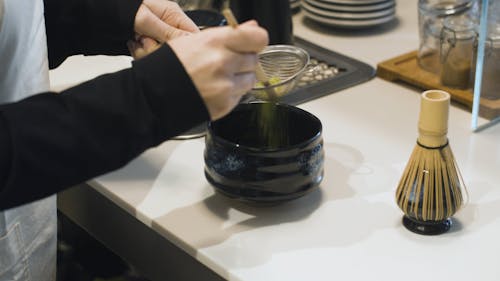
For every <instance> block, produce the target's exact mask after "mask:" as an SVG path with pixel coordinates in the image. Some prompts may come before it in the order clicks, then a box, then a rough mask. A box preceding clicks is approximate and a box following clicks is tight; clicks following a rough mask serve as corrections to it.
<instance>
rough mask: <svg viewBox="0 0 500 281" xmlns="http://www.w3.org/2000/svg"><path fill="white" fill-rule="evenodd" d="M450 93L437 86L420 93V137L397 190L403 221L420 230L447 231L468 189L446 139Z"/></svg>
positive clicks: (411, 227)
mask: <svg viewBox="0 0 500 281" xmlns="http://www.w3.org/2000/svg"><path fill="white" fill-rule="evenodd" d="M449 106H450V95H449V94H448V93H447V92H444V91H439V90H430V91H425V92H423V93H422V96H421V106H420V115H419V122H418V132H419V137H418V140H417V145H416V146H415V148H414V149H413V152H412V154H411V157H410V160H409V161H408V164H407V166H406V168H405V170H404V173H403V176H402V177H401V180H400V182H399V185H398V188H397V190H396V202H397V204H398V206H399V208H400V209H401V210H402V211H403V212H404V214H405V215H404V217H403V225H404V226H405V227H406V228H407V229H409V230H411V231H413V232H415V233H419V234H425V235H436V234H441V233H444V232H446V231H448V230H449V229H450V227H451V219H450V218H451V216H453V215H454V214H455V213H456V212H457V211H458V210H459V209H460V208H461V207H462V206H463V205H464V204H465V201H466V198H467V196H466V194H467V191H466V189H465V185H464V183H463V180H462V177H461V175H460V171H459V170H458V167H457V163H456V161H455V158H454V156H453V153H452V151H451V149H450V145H449V143H448V138H447V132H448V111H449Z"/></svg>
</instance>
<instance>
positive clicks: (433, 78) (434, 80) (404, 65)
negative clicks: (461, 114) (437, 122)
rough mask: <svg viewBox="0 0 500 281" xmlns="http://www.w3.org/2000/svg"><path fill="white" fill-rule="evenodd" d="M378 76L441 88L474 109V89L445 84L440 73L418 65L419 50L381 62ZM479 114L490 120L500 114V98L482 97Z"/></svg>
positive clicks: (426, 86)
mask: <svg viewBox="0 0 500 281" xmlns="http://www.w3.org/2000/svg"><path fill="white" fill-rule="evenodd" d="M377 76H379V77H380V78H383V79H385V80H389V81H394V82H395V81H402V82H405V83H408V84H410V85H413V86H416V87H418V88H421V89H422V90H430V89H440V90H443V91H446V92H448V93H450V95H451V99H452V100H453V101H455V102H457V103H460V104H462V105H464V106H466V107H467V108H469V109H472V100H473V92H472V89H467V90H460V89H454V88H449V87H446V86H443V85H442V84H441V82H440V79H439V76H438V75H436V74H434V73H431V72H428V71H425V70H423V69H421V68H420V67H419V66H418V64H417V51H413V52H410V53H407V54H403V55H400V56H397V57H395V58H392V59H389V60H387V61H384V62H381V63H379V64H378V65H377ZM479 115H480V116H481V117H484V118H486V119H490V120H491V119H493V118H495V117H498V116H500V99H496V100H490V99H486V98H481V101H480V108H479Z"/></svg>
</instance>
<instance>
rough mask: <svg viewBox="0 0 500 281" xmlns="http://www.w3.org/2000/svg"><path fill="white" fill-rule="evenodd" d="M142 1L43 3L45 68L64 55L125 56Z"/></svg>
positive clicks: (54, 0)
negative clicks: (46, 63) (47, 58)
mask: <svg viewBox="0 0 500 281" xmlns="http://www.w3.org/2000/svg"><path fill="white" fill-rule="evenodd" d="M141 3H142V0H44V8H45V28H46V32H47V45H48V51H49V67H50V68H55V67H57V66H58V65H59V64H61V63H62V62H63V61H64V60H65V59H66V58H67V57H68V56H71V55H76V54H84V55H96V54H101V55H126V54H129V52H128V49H127V44H126V42H127V40H129V39H132V38H134V19H135V14H136V13H137V10H138V8H139V6H140V4H141Z"/></svg>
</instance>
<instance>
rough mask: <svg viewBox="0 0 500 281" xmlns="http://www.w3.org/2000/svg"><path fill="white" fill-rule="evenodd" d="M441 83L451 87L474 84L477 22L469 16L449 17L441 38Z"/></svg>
mask: <svg viewBox="0 0 500 281" xmlns="http://www.w3.org/2000/svg"><path fill="white" fill-rule="evenodd" d="M440 42H441V45H440V52H439V53H440V54H439V56H440V61H441V66H442V69H441V84H443V86H448V87H451V88H458V89H468V88H470V87H471V86H472V77H473V71H474V64H473V61H474V59H473V58H474V53H475V45H476V42H477V23H476V21H475V20H474V19H472V18H471V17H469V16H456V17H448V18H446V19H445V20H444V22H443V29H442V31H441V39H440Z"/></svg>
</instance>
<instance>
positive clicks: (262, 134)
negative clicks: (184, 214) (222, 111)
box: [204, 102, 324, 203]
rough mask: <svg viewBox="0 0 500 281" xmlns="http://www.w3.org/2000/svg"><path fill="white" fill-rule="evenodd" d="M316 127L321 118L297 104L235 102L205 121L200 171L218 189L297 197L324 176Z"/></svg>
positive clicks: (244, 195)
mask: <svg viewBox="0 0 500 281" xmlns="http://www.w3.org/2000/svg"><path fill="white" fill-rule="evenodd" d="M263 116H267V117H263ZM321 132H322V125H321V122H320V120H319V119H318V118H317V117H315V116H314V115H312V114H311V113H309V112H307V111H304V110H302V109H299V108H297V107H294V106H291V105H285V104H274V103H265V102H261V103H247V104H239V105H238V106H237V107H236V108H235V109H234V110H233V111H232V112H231V113H230V114H228V115H227V116H225V117H224V118H222V119H219V120H217V121H215V122H210V123H209V124H208V132H207V135H206V137H205V144H206V146H205V153H204V154H205V155H204V157H205V177H206V178H207V180H208V181H209V182H210V183H211V184H212V185H213V186H214V188H215V190H216V191H217V192H219V193H222V194H224V195H226V196H229V197H232V198H236V199H239V200H242V201H247V202H255V203H278V202H282V201H287V200H291V199H295V198H298V197H300V196H303V195H304V194H306V193H308V192H309V191H311V190H313V189H314V188H316V187H317V186H318V185H319V184H320V182H321V180H322V179H323V162H324V150H323V139H322V135H321Z"/></svg>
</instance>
